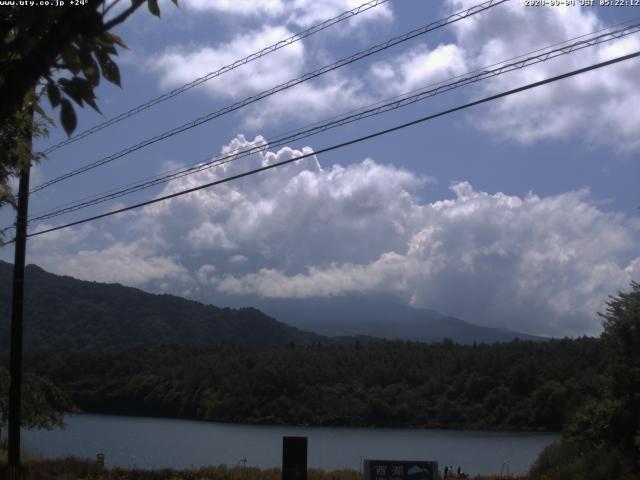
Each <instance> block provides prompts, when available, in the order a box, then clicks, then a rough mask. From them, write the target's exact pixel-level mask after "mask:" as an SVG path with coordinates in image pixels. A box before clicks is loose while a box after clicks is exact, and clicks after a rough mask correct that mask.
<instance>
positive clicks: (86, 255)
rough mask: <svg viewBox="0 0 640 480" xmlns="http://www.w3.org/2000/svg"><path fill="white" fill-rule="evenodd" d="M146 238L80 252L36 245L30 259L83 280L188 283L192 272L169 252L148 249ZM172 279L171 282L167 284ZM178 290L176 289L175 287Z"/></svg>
mask: <svg viewBox="0 0 640 480" xmlns="http://www.w3.org/2000/svg"><path fill="white" fill-rule="evenodd" d="M146 243H147V242H146V241H144V240H143V241H134V242H131V243H124V242H116V243H113V244H111V245H109V246H108V247H106V248H104V249H82V250H79V251H77V252H69V251H60V249H58V251H57V252H55V251H54V252H52V251H46V250H43V249H42V245H41V244H39V243H36V244H34V248H33V250H34V253H32V254H30V257H29V258H30V261H32V262H34V263H37V264H38V265H40V266H41V267H43V268H45V269H47V270H49V271H51V272H54V273H59V274H65V275H71V276H72V277H75V278H79V279H82V280H95V281H99V282H107V283H122V284H125V285H131V286H138V287H146V288H151V289H161V290H166V289H169V285H170V284H171V285H172V286H173V287H177V286H178V285H179V284H181V283H185V282H189V280H190V274H189V273H188V271H187V270H186V269H185V268H184V267H183V266H182V265H180V263H179V261H178V260H176V259H175V258H173V257H172V256H171V255H169V254H158V253H153V252H152V251H150V250H148V248H147V245H146ZM167 282H170V283H167ZM174 291H175V290H174Z"/></svg>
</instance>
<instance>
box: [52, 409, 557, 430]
mask: <svg viewBox="0 0 640 480" xmlns="http://www.w3.org/2000/svg"><path fill="white" fill-rule="evenodd" d="M64 415H65V417H67V416H85V415H97V416H104V417H126V418H143V419H153V420H169V421H182V422H198V423H207V424H215V425H224V426H234V427H243V426H247V427H287V428H346V429H353V430H415V431H420V430H431V431H444V432H464V433H481V432H482V433H496V434H499V433H505V434H514V435H518V434H522V435H535V434H540V435H561V434H562V432H561V431H552V430H507V429H496V428H465V427H442V426H430V427H421V426H415V425H408V426H395V427H387V426H376V425H344V424H291V423H268V422H252V421H246V422H224V421H220V420H205V419H198V418H188V417H170V416H169V417H158V416H154V415H143V414H124V413H102V412H86V411H79V412H65V413H64Z"/></svg>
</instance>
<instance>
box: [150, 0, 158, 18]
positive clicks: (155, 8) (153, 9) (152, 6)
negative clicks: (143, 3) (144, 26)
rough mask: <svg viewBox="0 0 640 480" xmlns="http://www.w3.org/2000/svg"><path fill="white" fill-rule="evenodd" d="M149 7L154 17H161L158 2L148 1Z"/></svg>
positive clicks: (154, 0)
mask: <svg viewBox="0 0 640 480" xmlns="http://www.w3.org/2000/svg"><path fill="white" fill-rule="evenodd" d="M147 6H148V7H149V11H150V12H151V14H152V15H155V16H156V17H159V16H160V7H158V0H147Z"/></svg>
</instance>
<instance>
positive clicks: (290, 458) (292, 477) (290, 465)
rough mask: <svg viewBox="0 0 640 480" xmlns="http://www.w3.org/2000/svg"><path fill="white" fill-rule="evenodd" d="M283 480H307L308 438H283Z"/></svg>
mask: <svg viewBox="0 0 640 480" xmlns="http://www.w3.org/2000/svg"><path fill="white" fill-rule="evenodd" d="M282 480H307V437H282Z"/></svg>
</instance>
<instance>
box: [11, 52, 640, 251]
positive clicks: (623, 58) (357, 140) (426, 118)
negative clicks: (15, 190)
mask: <svg viewBox="0 0 640 480" xmlns="http://www.w3.org/2000/svg"><path fill="white" fill-rule="evenodd" d="M639 56H640V51H636V52H634V53H630V54H628V55H623V56H620V57H616V58H613V59H611V60H607V61H604V62H600V63H596V64H592V65H589V66H588V67H583V68H579V69H577V70H572V71H570V72H567V73H563V74H561V75H556V76H554V77H550V78H546V79H544V80H540V81H537V82H533V83H529V84H526V85H523V86H521V87H518V88H514V89H511V90H507V91H505V92H501V93H498V94H495V95H491V96H488V97H485V98H482V99H480V100H476V101H473V102H469V103H466V104H464V105H460V106H458V107H454V108H450V109H448V110H444V111H441V112H438V113H435V114H431V115H427V116H424V117H421V118H418V119H416V120H412V121H410V122H406V123H403V124H400V125H396V126H394V127H391V128H387V129H384V130H380V131H377V132H374V133H371V134H369V135H365V136H362V137H358V138H355V139H352V140H348V141H346V142H342V143H339V144H336V145H332V146H330V147H325V148H322V149H320V150H317V151H315V152H309V153H305V154H303V155H299V156H297V157H293V158H291V159H288V160H283V161H280V162H276V163H272V164H270V165H266V166H263V167H260V168H256V169H253V170H249V171H247V172H243V173H240V174H237V175H233V176H231V177H227V178H224V179H220V180H215V181H213V182H209V183H206V184H203V185H198V186H197V187H192V188H188V189H186V190H181V191H179V192H175V193H172V194H169V195H164V196H162V197H158V198H154V199H151V200H147V201H145V202H140V203H136V204H134V205H129V206H127V207H123V208H119V209H116V210H112V211H109V212H105V213H102V214H99V215H94V216H91V217H87V218H83V219H81V220H76V221H74V222H70V223H66V224H63V225H59V226H56V227H51V228H47V229H44V230H39V231H37V232H33V233H29V234H27V237H28V238H29V237H35V236H38V235H43V234H46V233H50V232H55V231H58V230H62V229H65V228H69V227H72V226H75V225H80V224H83V223H87V222H91V221H94V220H98V219H101V218H105V217H110V216H112V215H116V214H118V213H123V212H127V211H130V210H134V209H136V208H140V207H144V206H147V205H151V204H154V203H158V202H162V201H165V200H169V199H172V198H176V197H179V196H182V195H186V194H188V193H192V192H195V191H198V190H202V189H205V188H210V187H213V186H216V185H221V184H223V183H228V182H230V181H233V180H237V179H240V178H243V177H247V176H250V175H254V174H256V173H260V172H264V171H267V170H271V169H274V168H277V167H281V166H283V165H287V164H289V163H293V162H296V161H299V160H302V159H304V158H308V157H310V156H312V155H319V154H322V153H326V152H330V151H333V150H337V149H340V148H344V147H347V146H349V145H353V144H356V143H360V142H363V141H366V140H370V139H372V138H376V137H379V136H382V135H386V134H388V133H391V132H395V131H398V130H401V129H404V128H407V127H410V126H413V125H417V124H420V123H423V122H426V121H429V120H433V119H435V118H438V117H442V116H445V115H448V114H450V113H454V112H458V111H461V110H464V109H467V108H470V107H474V106H477V105H481V104H483V103H487V102H490V101H493V100H497V99H500V98H504V97H507V96H509V95H513V94H516V93H519V92H523V91H526V90H530V89H532V88H537V87H540V86H542V85H546V84H549V83H553V82H557V81H559V80H563V79H565V78H569V77H573V76H576V75H580V74H583V73H586V72H589V71H592V70H596V69H599V68H603V67H606V66H609V65H613V64H615V63H619V62H623V61H626V60H630V59H632V58H636V57H639ZM13 242H15V239H13V240H11V241H10V242H7V243H13Z"/></svg>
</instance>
